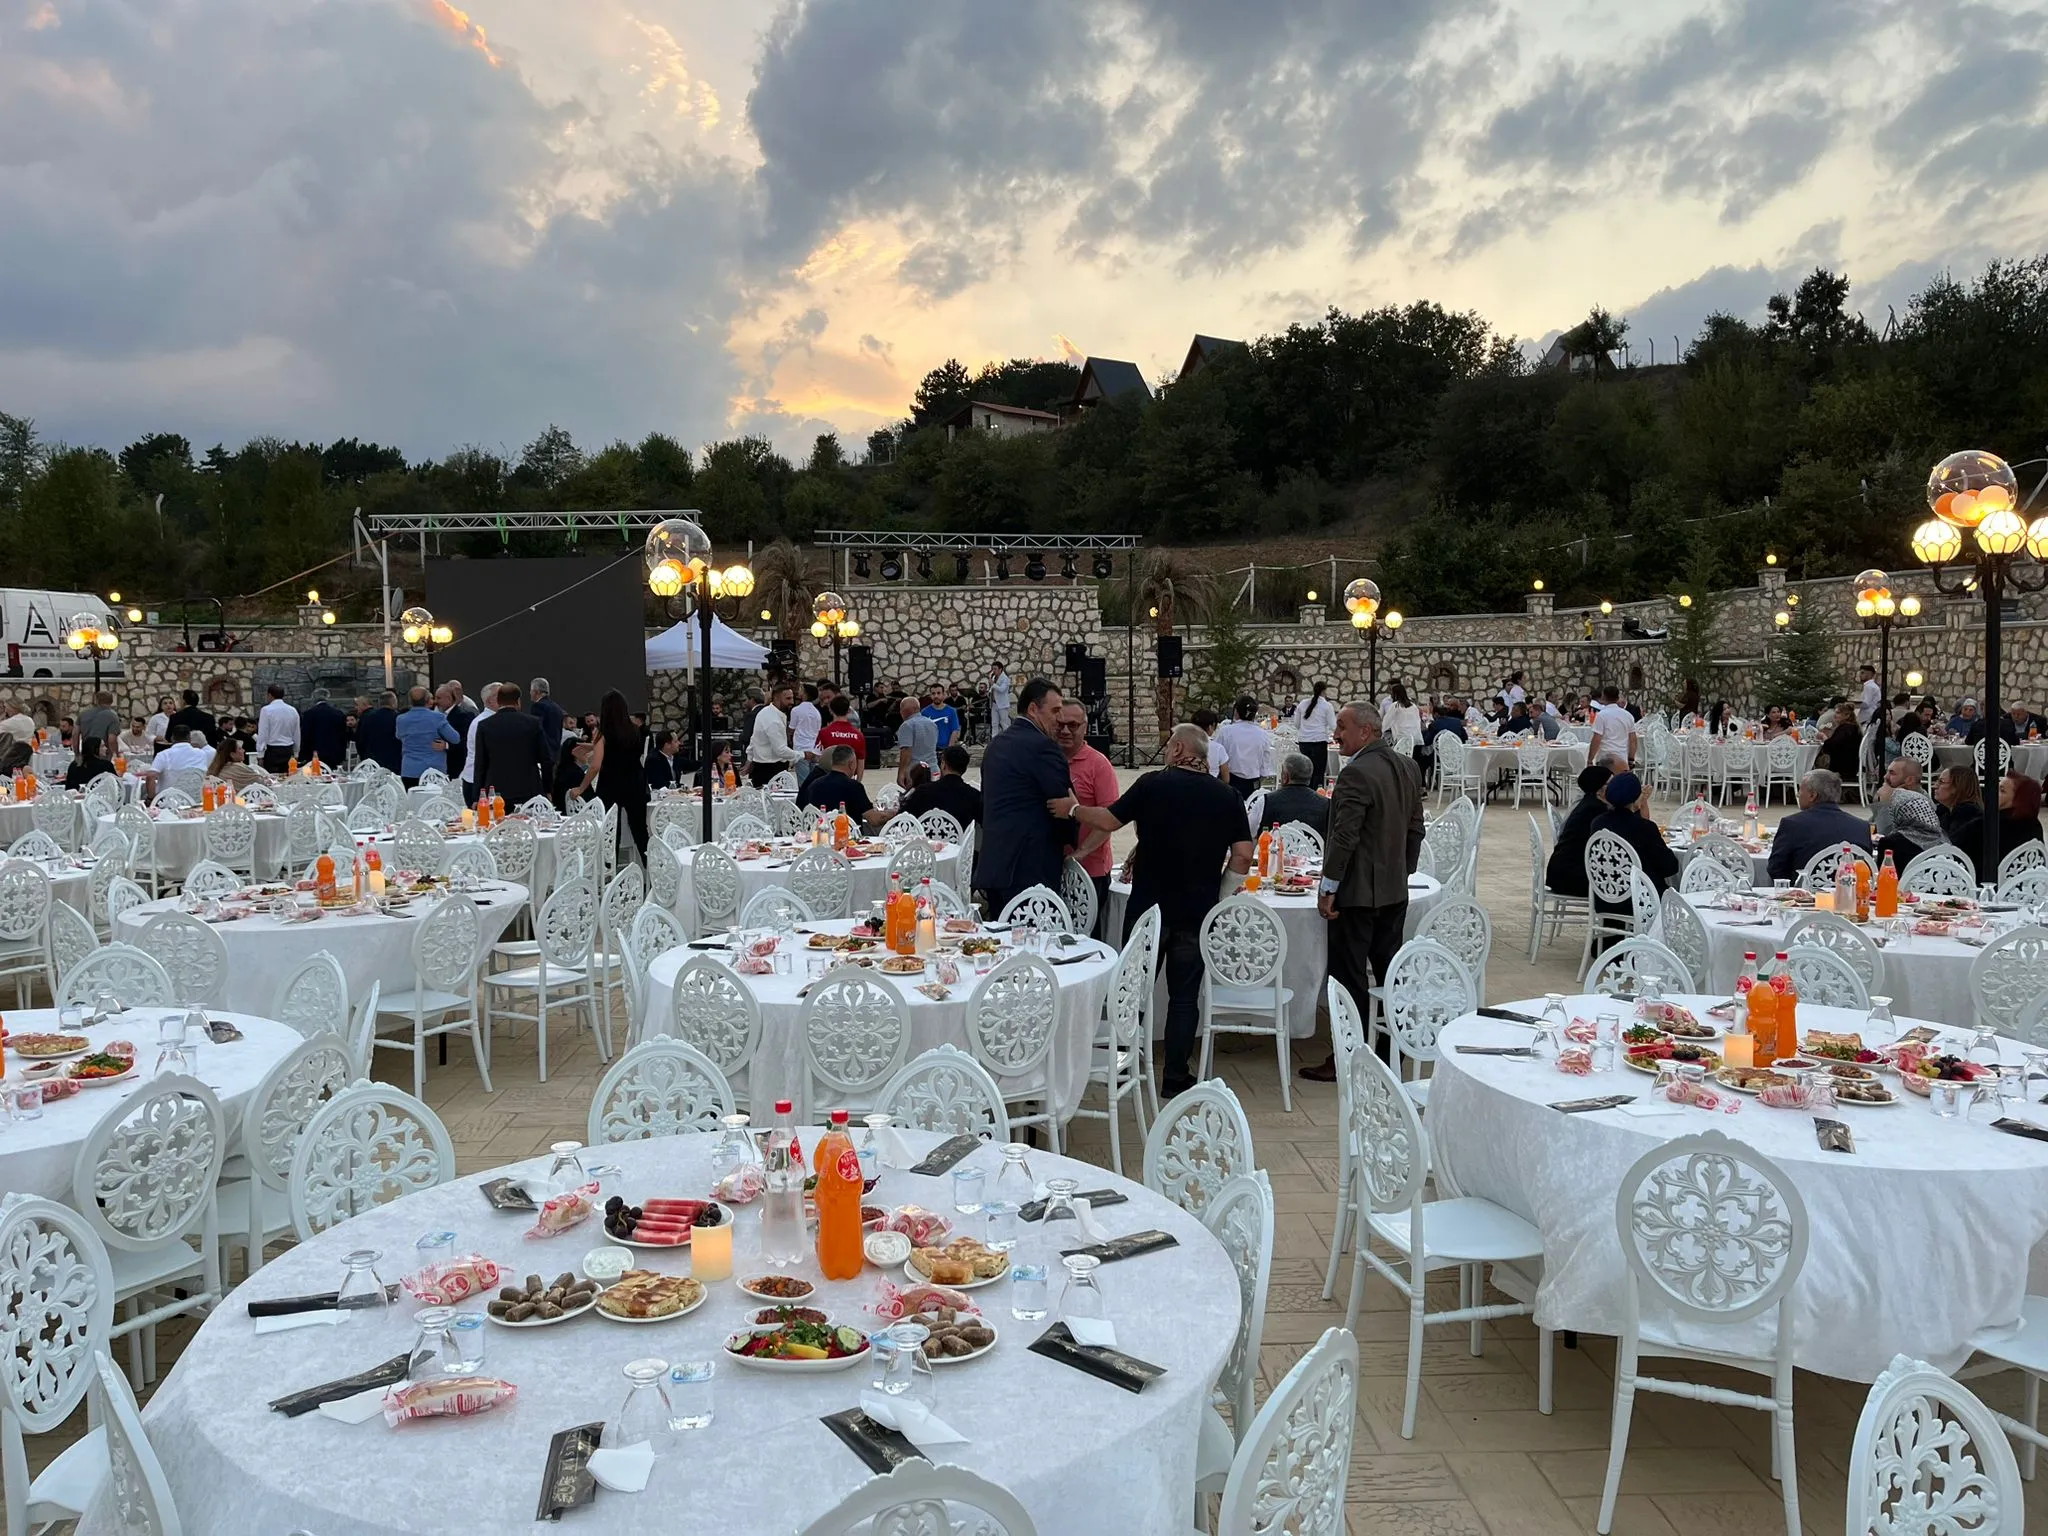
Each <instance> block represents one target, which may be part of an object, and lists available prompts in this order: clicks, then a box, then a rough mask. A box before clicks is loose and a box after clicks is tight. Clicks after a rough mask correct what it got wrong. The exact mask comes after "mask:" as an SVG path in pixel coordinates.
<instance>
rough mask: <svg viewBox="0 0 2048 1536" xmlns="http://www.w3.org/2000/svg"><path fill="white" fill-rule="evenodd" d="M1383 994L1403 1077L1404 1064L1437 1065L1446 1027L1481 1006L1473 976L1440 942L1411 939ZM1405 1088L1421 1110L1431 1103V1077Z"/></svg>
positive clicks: (1395, 1058)
mask: <svg viewBox="0 0 2048 1536" xmlns="http://www.w3.org/2000/svg"><path fill="white" fill-rule="evenodd" d="M1381 991H1382V993H1383V997H1382V1000H1381V1007H1382V1008H1383V1009H1384V1016H1385V1019H1386V1027H1387V1034H1388V1037H1389V1039H1390V1040H1391V1042H1392V1059H1393V1070H1394V1076H1395V1077H1397V1078H1398V1077H1400V1076H1402V1072H1403V1067H1402V1063H1403V1062H1404V1061H1405V1062H1412V1063H1413V1064H1414V1065H1415V1066H1416V1067H1418V1068H1420V1067H1422V1066H1425V1065H1430V1064H1433V1063H1434V1062H1435V1061H1436V1059H1437V1049H1436V1037H1437V1036H1438V1035H1439V1034H1441V1033H1443V1029H1444V1026H1445V1025H1447V1024H1449V1023H1450V1022H1451V1020H1453V1019H1455V1018H1457V1017H1458V1016H1459V1015H1461V1014H1467V1013H1470V1012H1471V1011H1472V1010H1473V1009H1474V1008H1477V1007H1478V1006H1479V994H1478V991H1477V990H1476V989H1475V987H1474V986H1473V982H1472V973H1471V972H1470V971H1468V970H1466V969H1465V964H1464V962H1463V961H1462V960H1460V959H1459V958H1458V957H1457V956H1456V955H1454V954H1452V953H1451V952H1450V951H1449V950H1448V949H1446V948H1444V946H1443V945H1441V944H1439V943H1437V942H1436V941H1435V940H1434V939H1423V938H1414V939H1410V940H1409V941H1408V942H1407V943H1405V944H1403V945H1402V946H1401V947H1400V949H1398V950H1396V951H1395V953H1394V959H1393V963H1392V964H1391V965H1389V966H1388V967H1387V981H1386V985H1385V986H1384V987H1383V988H1382V989H1381ZM1402 1088H1403V1091H1404V1092H1406V1093H1407V1095H1408V1097H1409V1098H1410V1099H1412V1100H1413V1101H1414V1102H1415V1103H1416V1104H1417V1105H1427V1104H1428V1103H1429V1079H1428V1078H1426V1077H1422V1076H1420V1075H1418V1076H1416V1077H1414V1078H1413V1079H1410V1080H1409V1081H1407V1082H1405V1083H1403V1084H1402Z"/></svg>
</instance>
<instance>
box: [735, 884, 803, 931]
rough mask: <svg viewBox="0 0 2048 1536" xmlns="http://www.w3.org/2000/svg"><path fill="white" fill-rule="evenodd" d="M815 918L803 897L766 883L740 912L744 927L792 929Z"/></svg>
mask: <svg viewBox="0 0 2048 1536" xmlns="http://www.w3.org/2000/svg"><path fill="white" fill-rule="evenodd" d="M815 920H816V917H815V914H813V913H812V911H811V909H810V907H809V906H808V905H807V904H806V903H805V901H804V899H803V897H801V896H799V895H797V893H796V892H794V891H789V890H784V889H783V888H782V887H781V886H779V885H764V886H763V887H761V889H760V890H758V891H756V892H754V894H753V895H752V896H750V897H749V898H748V899H747V909H746V910H745V911H744V912H742V913H740V926H741V927H742V928H777V929H791V928H794V927H796V925H797V924H798V923H808V922H814V921H815Z"/></svg>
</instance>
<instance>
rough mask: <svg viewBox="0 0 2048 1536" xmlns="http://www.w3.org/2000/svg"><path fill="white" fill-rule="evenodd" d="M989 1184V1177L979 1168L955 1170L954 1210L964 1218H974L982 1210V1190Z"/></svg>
mask: <svg viewBox="0 0 2048 1536" xmlns="http://www.w3.org/2000/svg"><path fill="white" fill-rule="evenodd" d="M987 1183H988V1175H987V1173H985V1172H984V1171H983V1170H982V1169H979V1168H955V1169H954V1170H953V1209H954V1210H956V1211H958V1212H959V1213H960V1214H961V1215H962V1216H972V1215H973V1214H974V1213H975V1212H977V1211H979V1210H980V1209H981V1195H982V1190H983V1188H984V1187H985V1186H986V1184H987Z"/></svg>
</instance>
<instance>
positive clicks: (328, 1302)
mask: <svg viewBox="0 0 2048 1536" xmlns="http://www.w3.org/2000/svg"><path fill="white" fill-rule="evenodd" d="M384 1299H385V1300H386V1301H396V1300H398V1287H397V1286H395V1285H387V1286H385V1287H384ZM340 1302H341V1292H339V1291H317V1292H315V1293H314V1294H313V1295H311V1296H272V1297H269V1298H267V1299H265V1300H262V1301H252V1302H250V1303H249V1315H250V1316H251V1317H290V1316H291V1315H292V1314H293V1313H295V1312H332V1311H333V1310H334V1309H335V1308H336V1306H338V1305H339V1304H340ZM370 1304H371V1302H370V1299H369V1297H367V1296H364V1297H362V1298H361V1299H360V1300H358V1301H357V1302H356V1303H355V1305H356V1306H359V1307H366V1306H369V1305H370Z"/></svg>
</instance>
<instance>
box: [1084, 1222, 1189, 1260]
mask: <svg viewBox="0 0 2048 1536" xmlns="http://www.w3.org/2000/svg"><path fill="white" fill-rule="evenodd" d="M1179 1246H1180V1239H1179V1238H1177V1237H1175V1236H1174V1235H1173V1234H1172V1233H1171V1232H1160V1231H1156V1230H1155V1231H1148V1232H1132V1233H1130V1234H1128V1235H1127V1236H1124V1237H1112V1238H1111V1239H1110V1240H1109V1241H1108V1242H1106V1243H1090V1244H1089V1245H1088V1246H1087V1247H1086V1248H1062V1249H1061V1250H1060V1257H1061V1258H1063V1259H1064V1258H1070V1257H1072V1256H1073V1255H1074V1254H1077V1253H1085V1254H1090V1255H1092V1256H1093V1257H1095V1258H1098V1259H1100V1260H1101V1261H1102V1262H1103V1263H1105V1264H1114V1263H1116V1261H1117V1260H1118V1259H1135V1258H1136V1257H1138V1255H1139V1254H1141V1253H1157V1252H1158V1251H1159V1250H1160V1249H1162V1248H1177V1247H1179Z"/></svg>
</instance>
